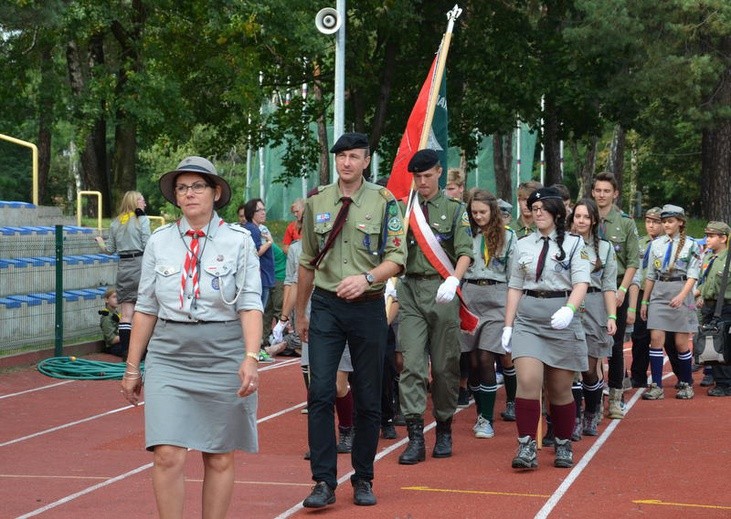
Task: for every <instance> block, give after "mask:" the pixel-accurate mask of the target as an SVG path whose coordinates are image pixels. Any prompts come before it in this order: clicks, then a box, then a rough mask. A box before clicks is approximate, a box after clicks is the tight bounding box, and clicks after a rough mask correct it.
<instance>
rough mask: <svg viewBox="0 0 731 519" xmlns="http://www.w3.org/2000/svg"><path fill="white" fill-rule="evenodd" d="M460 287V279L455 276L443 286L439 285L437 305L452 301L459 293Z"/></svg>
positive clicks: (444, 282) (450, 277)
mask: <svg viewBox="0 0 731 519" xmlns="http://www.w3.org/2000/svg"><path fill="white" fill-rule="evenodd" d="M458 286H459V279H457V278H456V277H454V276H449V277H448V278H447V279H445V280H444V281H443V282H442V284H441V285H439V290H437V297H436V298H435V299H434V300H435V301H436V302H437V303H449V302H450V301H451V300H452V299H454V294H456V293H457V287H458Z"/></svg>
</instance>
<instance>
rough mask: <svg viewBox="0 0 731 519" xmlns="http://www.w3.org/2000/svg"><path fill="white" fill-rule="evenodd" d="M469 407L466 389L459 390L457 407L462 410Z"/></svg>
mask: <svg viewBox="0 0 731 519" xmlns="http://www.w3.org/2000/svg"><path fill="white" fill-rule="evenodd" d="M469 406H470V393H469V391H467V388H464V387H461V388H459V395H457V407H459V408H462V409H464V408H465V407H469Z"/></svg>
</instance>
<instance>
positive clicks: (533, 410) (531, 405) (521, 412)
mask: <svg viewBox="0 0 731 519" xmlns="http://www.w3.org/2000/svg"><path fill="white" fill-rule="evenodd" d="M540 417H541V401H540V400H529V399H527V398H516V399H515V421H516V423H517V425H518V436H530V437H531V438H533V439H535V437H536V430H537V429H538V419H539V418H540Z"/></svg>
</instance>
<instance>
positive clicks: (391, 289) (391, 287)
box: [384, 278, 398, 300]
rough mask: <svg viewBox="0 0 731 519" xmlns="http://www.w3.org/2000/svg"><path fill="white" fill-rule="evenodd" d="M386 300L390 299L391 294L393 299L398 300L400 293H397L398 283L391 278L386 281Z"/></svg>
mask: <svg viewBox="0 0 731 519" xmlns="http://www.w3.org/2000/svg"><path fill="white" fill-rule="evenodd" d="M384 295H385V296H386V300H388V298H389V296H390V297H392V298H393V299H396V300H398V294H397V293H396V285H395V284H394V282H393V281H392V280H391V278H388V281H386V291H385V294H384Z"/></svg>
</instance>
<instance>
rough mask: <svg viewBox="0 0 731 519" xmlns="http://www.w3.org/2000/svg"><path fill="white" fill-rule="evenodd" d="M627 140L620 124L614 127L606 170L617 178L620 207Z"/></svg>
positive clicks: (620, 204)
mask: <svg viewBox="0 0 731 519" xmlns="http://www.w3.org/2000/svg"><path fill="white" fill-rule="evenodd" d="M626 141H627V134H626V132H625V131H624V128H622V126H621V125H619V124H618V125H616V126H615V127H614V136H613V137H612V144H611V148H610V152H609V163H608V164H607V171H610V172H611V173H613V174H614V176H615V177H616V178H617V184H619V197H617V202H616V203H617V206H619V207H622V187H623V184H624V148H625V144H626Z"/></svg>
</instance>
